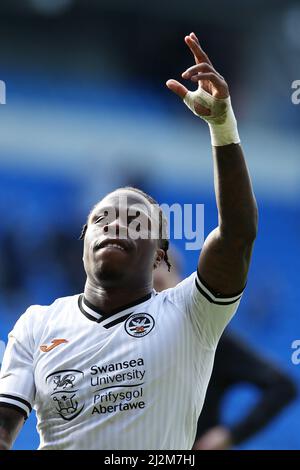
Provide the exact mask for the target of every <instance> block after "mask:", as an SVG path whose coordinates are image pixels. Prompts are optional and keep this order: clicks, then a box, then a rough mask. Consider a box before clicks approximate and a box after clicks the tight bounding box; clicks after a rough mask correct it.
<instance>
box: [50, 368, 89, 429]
mask: <svg viewBox="0 0 300 470" xmlns="http://www.w3.org/2000/svg"><path fill="white" fill-rule="evenodd" d="M83 378H84V373H83V372H82V371H80V370H76V369H66V370H59V371H56V372H53V373H52V374H50V375H48V377H47V378H46V383H47V385H48V387H49V389H50V396H51V398H52V402H53V405H54V407H55V409H56V411H57V413H58V414H59V416H60V417H61V418H62V419H64V420H65V421H71V420H72V419H74V418H76V417H77V416H78V415H79V414H80V413H81V411H82V410H83V408H84V405H85V404H84V403H82V400H80V399H79V398H78V392H79V388H80V385H81V383H82V382H83Z"/></svg>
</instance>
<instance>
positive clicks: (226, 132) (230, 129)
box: [184, 88, 240, 147]
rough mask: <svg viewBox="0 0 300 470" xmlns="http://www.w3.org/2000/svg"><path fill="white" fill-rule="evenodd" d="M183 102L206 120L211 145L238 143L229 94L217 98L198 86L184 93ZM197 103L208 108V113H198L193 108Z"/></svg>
mask: <svg viewBox="0 0 300 470" xmlns="http://www.w3.org/2000/svg"><path fill="white" fill-rule="evenodd" d="M184 103H185V104H186V105H187V107H188V108H190V110H191V111H192V112H193V113H194V114H195V115H196V116H198V117H200V118H201V119H203V120H204V121H206V122H207V124H208V126H209V130H210V136H211V143H212V145H213V146H215V147H219V146H223V145H229V144H239V143H240V137H239V133H238V128H237V122H236V118H235V115H234V112H233V109H232V106H231V99H230V96H228V97H227V98H223V99H218V98H215V97H213V96H212V95H210V94H209V93H207V92H206V91H205V90H203V89H202V88H198V90H196V91H189V92H188V93H187V94H186V96H185V98H184ZM197 104H199V105H201V106H204V107H206V108H207V109H209V110H210V115H209V116H204V115H201V114H199V113H198V112H197V111H196V109H195V108H196V105H197Z"/></svg>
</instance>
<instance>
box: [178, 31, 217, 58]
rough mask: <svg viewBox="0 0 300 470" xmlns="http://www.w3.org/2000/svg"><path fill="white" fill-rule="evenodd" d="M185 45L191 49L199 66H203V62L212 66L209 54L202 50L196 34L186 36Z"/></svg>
mask: <svg viewBox="0 0 300 470" xmlns="http://www.w3.org/2000/svg"><path fill="white" fill-rule="evenodd" d="M184 40H185V43H186V44H187V45H188V47H189V48H190V50H191V52H192V54H193V55H194V58H195V61H196V63H197V64H201V63H202V62H206V63H207V64H210V65H212V63H211V61H210V60H209V58H208V56H207V54H205V52H204V51H203V49H202V48H201V46H200V44H199V41H198V38H197V36H196V35H195V33H191V34H190V35H189V36H185V38H184Z"/></svg>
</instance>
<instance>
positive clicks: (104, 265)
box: [94, 261, 128, 285]
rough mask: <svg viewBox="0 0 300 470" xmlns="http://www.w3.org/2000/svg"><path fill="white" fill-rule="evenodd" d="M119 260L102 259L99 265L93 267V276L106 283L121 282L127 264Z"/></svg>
mask: <svg viewBox="0 0 300 470" xmlns="http://www.w3.org/2000/svg"><path fill="white" fill-rule="evenodd" d="M122 264H123V263H120V262H114V261H103V262H101V263H100V265H99V266H97V267H95V270H94V276H95V277H96V278H97V279H98V280H99V281H100V282H101V283H102V284H106V285H115V284H116V283H118V282H121V281H122V280H123V279H124V278H126V275H127V273H128V266H127V265H124V266H122Z"/></svg>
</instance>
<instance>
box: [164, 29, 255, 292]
mask: <svg viewBox="0 0 300 470" xmlns="http://www.w3.org/2000/svg"><path fill="white" fill-rule="evenodd" d="M185 42H186V44H187V45H188V47H189V48H190V50H191V52H192V53H193V55H194V58H195V62H196V65H194V66H193V67H190V68H189V69H188V70H186V71H185V72H184V73H183V74H182V77H183V78H185V79H190V80H192V81H193V82H198V90H196V91H194V92H190V91H188V90H187V88H186V87H185V86H183V85H182V84H181V83H179V82H177V81H176V80H168V82H167V86H168V88H169V89H170V90H172V91H173V92H174V93H176V94H177V95H179V96H180V97H181V98H182V99H183V100H184V102H185V104H186V105H187V106H188V107H189V108H190V109H191V110H192V111H193V112H194V114H196V115H197V116H199V117H201V118H202V119H204V120H205V121H206V122H207V123H208V124H209V129H210V133H211V140H212V146H213V159H214V182H215V193H216V201H217V207H218V216H219V224H218V227H217V228H216V229H215V230H213V231H212V232H211V233H210V234H209V236H208V237H207V238H206V240H205V243H204V246H203V248H202V251H201V254H200V258H199V264H198V272H199V277H200V278H201V280H202V281H203V283H206V284H207V286H208V287H209V288H210V290H211V291H214V292H215V293H216V294H217V295H223V296H232V295H234V294H238V293H239V292H240V291H241V290H242V289H243V288H244V286H245V283H246V278H247V273H248V268H249V263H250V258H251V252H252V247H253V243H254V240H255V238H256V232H257V206H256V202H255V198H254V195H253V192H252V187H251V181H250V176H249V172H248V169H247V165H246V162H245V159H244V155H243V151H242V148H241V146H240V143H239V142H240V140H239V135H238V131H237V125H236V120H235V116H234V114H233V111H232V107H231V102H230V97H229V90H228V86H227V83H226V82H225V80H224V78H223V77H222V76H221V75H220V74H219V73H218V72H217V71H216V70H215V69H214V67H213V66H212V64H211V62H210V60H209V58H208V57H207V55H206V54H205V53H204V52H203V50H202V48H201V47H200V44H199V41H198V39H197V37H196V35H195V34H194V33H191V34H190V35H189V36H186V37H185Z"/></svg>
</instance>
